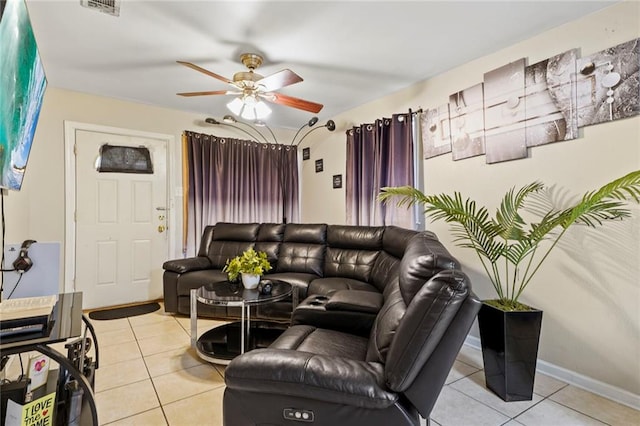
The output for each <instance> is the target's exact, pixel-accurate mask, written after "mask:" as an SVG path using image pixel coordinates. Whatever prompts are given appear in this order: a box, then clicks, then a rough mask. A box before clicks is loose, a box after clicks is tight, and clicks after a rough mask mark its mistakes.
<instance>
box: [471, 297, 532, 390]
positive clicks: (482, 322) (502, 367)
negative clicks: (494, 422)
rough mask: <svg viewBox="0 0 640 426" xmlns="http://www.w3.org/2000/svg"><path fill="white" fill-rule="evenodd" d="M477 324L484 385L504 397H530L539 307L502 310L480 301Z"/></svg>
mask: <svg viewBox="0 0 640 426" xmlns="http://www.w3.org/2000/svg"><path fill="white" fill-rule="evenodd" d="M478 326H479V328H480V342H481V344H482V359H483V362H484V374H485V377H486V384H487V387H488V388H489V389H491V390H492V391H493V392H494V393H496V394H497V395H498V396H499V397H500V398H502V399H503V400H505V401H530V400H531V399H532V397H533V382H534V378H535V373H536V361H537V359H538V343H539V341H540V329H541V327H542V311H540V310H537V309H536V310H532V311H517V312H506V311H502V310H500V309H498V308H495V307H493V306H491V305H488V304H487V303H483V304H482V307H481V308H480V312H479V313H478Z"/></svg>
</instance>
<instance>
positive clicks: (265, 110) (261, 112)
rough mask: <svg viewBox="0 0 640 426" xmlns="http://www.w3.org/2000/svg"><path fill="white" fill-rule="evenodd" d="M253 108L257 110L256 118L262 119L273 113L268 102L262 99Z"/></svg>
mask: <svg viewBox="0 0 640 426" xmlns="http://www.w3.org/2000/svg"><path fill="white" fill-rule="evenodd" d="M253 108H254V110H255V115H256V118H255V120H262V119H263V118H267V117H268V116H269V114H271V108H269V107H268V106H267V104H266V103H264V102H262V101H258V102H257V103H256V104H255V105H254V106H253Z"/></svg>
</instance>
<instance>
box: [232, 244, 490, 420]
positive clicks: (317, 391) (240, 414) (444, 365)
mask: <svg viewBox="0 0 640 426" xmlns="http://www.w3.org/2000/svg"><path fill="white" fill-rule="evenodd" d="M425 244H429V241H428V237H427V236H425V235H418V236H416V237H414V238H412V239H411V240H410V241H409V244H408V246H407V252H408V253H409V255H408V256H407V255H405V256H404V257H403V260H402V262H401V264H400V265H399V274H398V277H397V278H396V279H395V280H394V281H393V282H391V283H389V284H388V285H387V286H386V287H385V289H384V293H383V299H384V301H383V305H382V307H381V309H380V310H379V312H378V313H377V315H376V317H375V319H374V321H373V326H372V328H371V330H370V333H369V335H368V336H362V335H361V334H352V333H350V332H347V331H341V330H339V329H335V328H333V329H328V328H322V327H320V326H318V325H317V324H303V323H300V322H298V323H297V324H296V325H293V326H292V327H290V328H288V329H287V330H286V331H285V332H284V333H283V334H282V335H281V336H280V337H279V338H278V339H277V340H276V341H275V342H274V343H273V344H271V345H270V346H269V347H268V348H266V349H257V350H254V351H250V352H247V353H245V354H243V355H241V356H239V357H237V358H235V359H234V360H233V361H232V362H231V363H230V364H229V365H228V366H227V369H226V371H225V382H226V385H227V387H226V389H225V394H224V401H223V408H224V424H225V425H226V426H244V425H295V424H298V423H301V424H304V423H309V424H314V425H331V426H338V425H350V426H358V425H363V426H364V425H366V426H372V425H385V426H387V425H394V426H395V425H419V424H420V416H422V417H423V418H425V419H429V415H430V413H431V410H432V409H433V406H434V404H435V402H436V400H437V398H438V395H439V394H440V391H441V389H442V386H443V385H444V382H445V380H446V377H447V375H448V373H449V371H450V369H451V366H452V365H453V363H454V361H455V359H456V356H457V354H458V352H459V350H460V347H461V346H462V344H463V342H464V339H465V337H466V335H467V333H468V331H469V329H470V327H471V325H472V323H473V321H474V319H475V317H476V315H477V313H478V311H479V309H480V305H481V302H480V300H479V299H478V298H477V297H476V296H475V294H474V293H473V292H472V290H471V284H470V282H469V280H468V278H467V276H466V275H465V274H464V273H463V272H462V271H460V270H458V269H451V270H444V271H441V272H438V273H437V274H436V275H435V276H433V273H432V271H431V269H430V267H431V265H432V264H433V259H432V258H430V257H429V255H426V254H421V253H425V247H424V246H425ZM411 252H413V253H414V254H415V255H411ZM310 318H312V317H310Z"/></svg>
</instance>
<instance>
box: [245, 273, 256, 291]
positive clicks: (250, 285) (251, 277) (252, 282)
mask: <svg viewBox="0 0 640 426" xmlns="http://www.w3.org/2000/svg"><path fill="white" fill-rule="evenodd" d="M258 283H260V275H258V274H242V285H244V288H246V289H249V290H253V289H254V288H256V287H258Z"/></svg>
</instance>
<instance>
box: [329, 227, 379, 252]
mask: <svg viewBox="0 0 640 426" xmlns="http://www.w3.org/2000/svg"><path fill="white" fill-rule="evenodd" d="M383 234H384V227H382V226H348V225H329V226H328V227H327V245H328V246H329V247H335V248H346V249H352V250H375V251H378V250H381V249H382V235H383Z"/></svg>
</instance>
